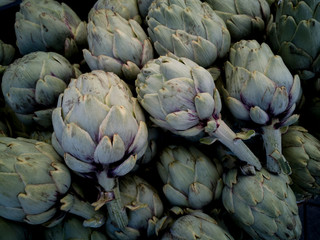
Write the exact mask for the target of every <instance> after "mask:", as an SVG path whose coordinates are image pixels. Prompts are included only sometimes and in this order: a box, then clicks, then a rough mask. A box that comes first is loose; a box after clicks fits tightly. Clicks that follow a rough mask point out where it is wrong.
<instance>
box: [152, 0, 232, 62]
mask: <svg viewBox="0 0 320 240" xmlns="http://www.w3.org/2000/svg"><path fill="white" fill-rule="evenodd" d="M146 21H147V24H148V33H149V36H150V37H151V39H152V41H153V43H154V47H155V49H156V51H157V52H158V54H159V55H166V54H168V53H171V54H174V55H176V56H178V57H185V58H189V59H191V60H193V61H195V62H196V63H197V64H199V65H200V66H202V67H208V66H209V65H211V64H212V63H213V62H214V61H215V60H216V59H217V57H219V58H222V57H224V56H225V55H226V53H227V52H228V49H229V47H230V42H231V39H230V33H229V31H228V29H227V28H226V25H225V23H224V21H223V20H222V19H221V18H220V17H219V16H218V15H217V14H216V13H215V12H214V11H213V10H212V8H210V6H209V5H208V4H207V3H205V2H201V1H200V0H197V1H184V2H182V1H177V0H174V1H155V2H153V3H152V4H151V5H150V7H149V10H148V15H147V17H146ZM208 29H210V31H208Z"/></svg>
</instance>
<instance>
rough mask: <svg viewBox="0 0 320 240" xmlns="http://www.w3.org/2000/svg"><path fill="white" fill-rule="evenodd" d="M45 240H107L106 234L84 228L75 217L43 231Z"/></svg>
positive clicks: (67, 218) (69, 217)
mask: <svg viewBox="0 0 320 240" xmlns="http://www.w3.org/2000/svg"><path fill="white" fill-rule="evenodd" d="M41 237H42V239H44V240H73V239H74V240H76V239H79V240H80V239H81V240H107V239H108V238H107V236H106V235H105V233H103V232H101V231H99V230H96V229H94V228H90V227H84V226H83V224H82V222H81V220H79V218H77V217H75V216H68V217H66V218H65V219H64V220H63V222H61V223H60V224H58V225H56V226H54V227H51V228H46V229H44V230H43V233H42V236H41Z"/></svg>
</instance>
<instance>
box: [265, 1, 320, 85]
mask: <svg viewBox="0 0 320 240" xmlns="http://www.w3.org/2000/svg"><path fill="white" fill-rule="evenodd" d="M279 3H280V4H279V6H278V7H277V9H276V13H275V18H274V19H272V20H271V22H270V24H269V26H268V30H267V36H268V42H269V43H270V47H271V48H272V50H273V51H274V52H275V53H276V54H279V55H280V56H281V57H282V59H283V61H284V63H285V64H286V65H287V67H288V68H289V69H290V71H292V72H293V73H298V74H299V76H300V78H301V79H302V80H306V79H311V78H314V77H317V78H318V77H319V69H320V61H319V60H320V58H319V54H320V42H319V36H320V22H319V21H320V15H319V9H320V8H319V5H320V1H319V0H304V1H302V0H282V1H279Z"/></svg>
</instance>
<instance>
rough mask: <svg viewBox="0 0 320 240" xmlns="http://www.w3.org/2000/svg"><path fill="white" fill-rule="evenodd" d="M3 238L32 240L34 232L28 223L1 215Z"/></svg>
mask: <svg viewBox="0 0 320 240" xmlns="http://www.w3.org/2000/svg"><path fill="white" fill-rule="evenodd" d="M0 232H1V239H8V240H9V239H12V240H31V239H32V234H31V231H30V229H29V228H28V226H27V225H26V224H23V223H18V222H14V221H10V220H7V219H5V218H2V217H0Z"/></svg>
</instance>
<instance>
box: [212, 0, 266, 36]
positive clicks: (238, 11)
mask: <svg viewBox="0 0 320 240" xmlns="http://www.w3.org/2000/svg"><path fill="white" fill-rule="evenodd" d="M206 2H207V3H208V4H209V5H210V7H212V9H213V10H214V11H215V12H216V13H217V14H218V16H219V17H221V18H222V19H223V20H224V21H225V23H226V26H227V28H228V30H229V32H230V35H231V38H232V39H233V40H235V41H238V40H241V39H248V38H251V37H253V36H254V37H257V36H259V35H260V36H261V35H262V36H263V34H264V31H265V28H266V25H267V23H268V21H269V18H270V7H269V4H268V2H267V1H266V0H258V1H257V0H246V1H244V0H226V1H220V0H206Z"/></svg>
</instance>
